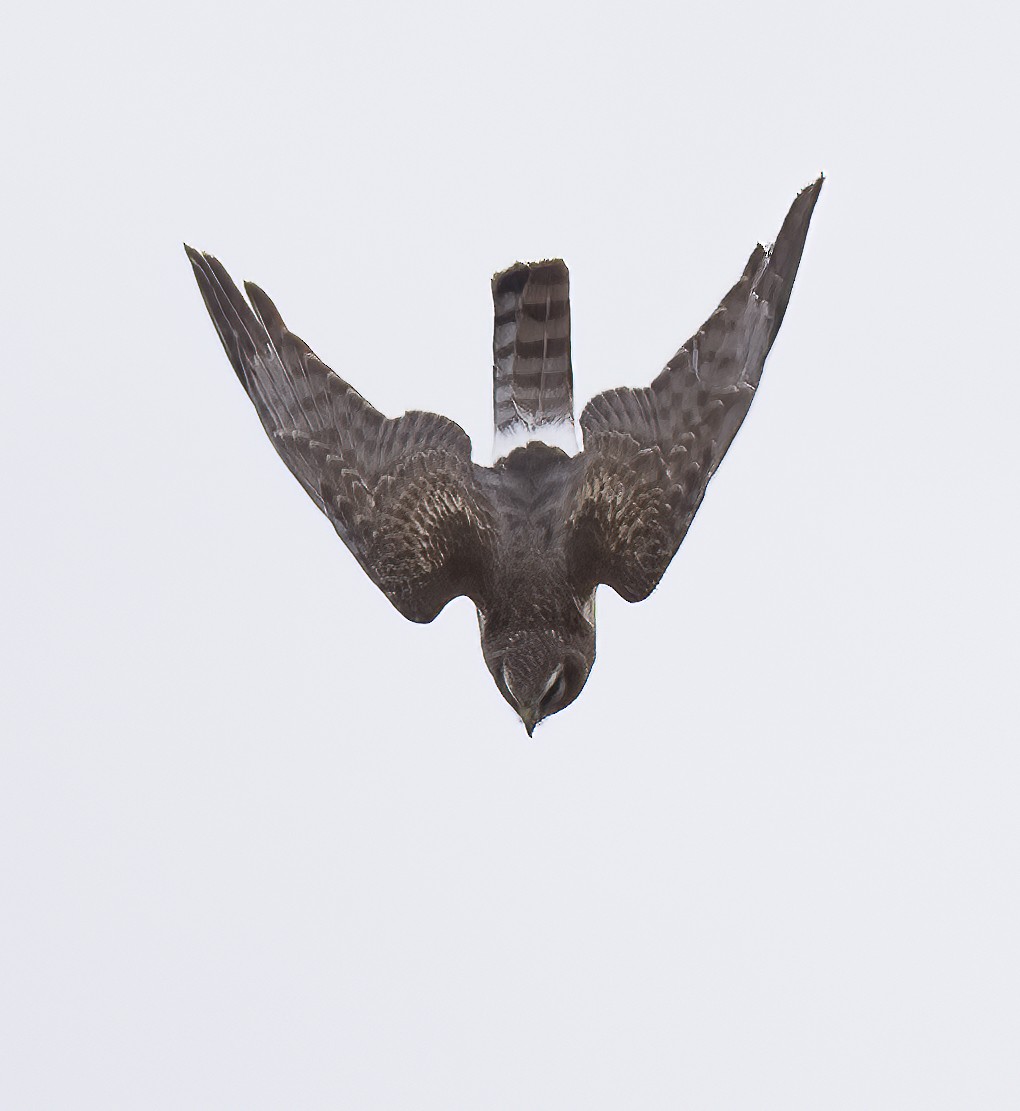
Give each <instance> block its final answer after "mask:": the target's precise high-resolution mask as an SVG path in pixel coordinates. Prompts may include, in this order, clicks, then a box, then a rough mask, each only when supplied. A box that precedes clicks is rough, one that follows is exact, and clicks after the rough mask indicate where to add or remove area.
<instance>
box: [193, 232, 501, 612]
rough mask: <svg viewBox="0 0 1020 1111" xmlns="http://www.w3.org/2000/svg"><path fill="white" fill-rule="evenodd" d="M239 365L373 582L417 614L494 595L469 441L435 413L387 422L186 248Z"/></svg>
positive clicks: (262, 299) (280, 446)
mask: <svg viewBox="0 0 1020 1111" xmlns="http://www.w3.org/2000/svg"><path fill="white" fill-rule="evenodd" d="M186 250H187V253H188V258H189V259H190V260H191V264H192V266H193V267H194V270H195V277H196V279H197V280H198V285H199V289H200V290H201V292H202V297H203V299H204V300H205V305H206V308H207V309H208V310H209V315H210V316H211V317H212V321H213V324H214V325H215V326H216V331H217V332H218V333H219V336H220V339H221V340H222V342H223V346H224V348H225V350H226V352H227V356H228V358H229V359H230V362H231V364H232V365H233V368H234V370H235V372H236V374H237V377H238V378H239V379H240V381H241V384H242V385H243V386H244V388H245V391H246V392H247V394H248V397H249V398H250V399H251V401H252V403H253V404H254V406H255V409H256V410H257V412H258V415H259V418H260V419H261V421H262V424H263V427H264V428H265V430H266V432H267V434H268V435H269V438H270V440H272V442H273V446H274V447H275V448H276V450H277V452H278V453H279V455H280V457H281V458H282V459H283V461H284V462H285V463H286V464H287V466H288V467H289V468H290V470H291V472H292V473H293V474H294V477H295V478H296V479H297V480H298V482H300V483H301V485H302V486H303V487H304V488H305V490H306V491H307V493H308V494H309V496H310V497H311V498H312V500H313V501H314V502H315V504H316V505H317V506H318V507H319V508H320V509H321V510H322V511H323V512H324V513H325V514H326V516H327V517H328V518H329V519H330V521H331V522H332V524H333V526H334V527H335V528H336V531H337V533H338V534H339V535H340V538H341V539H342V540H343V541H344V543H345V544H346V545H347V547H348V548H350V550H351V551H352V552H353V553H354V555H355V557H356V558H357V560H358V562H359V563H360V564H361V566H362V567H363V568H364V569H365V571H366V572H367V574H368V575H369V577H370V578H371V579H372V580H373V582H375V583H376V585H377V586H379V588H380V589H381V590H382V591H383V593H384V594H385V595H386V596H387V597H388V598H389V599H390V601H391V602H392V603H393V604H394V606H396V608H397V609H398V610H399V611H400V612H401V613H402V614H403V615H404V616H405V617H407V618H409V619H410V620H412V621H431V620H432V619H433V618H434V617H435V616H436V615H437V614H438V613H439V611H440V610H441V609H442V608H443V606H445V605H446V603H447V602H449V601H450V600H451V599H452V598H455V597H457V596H458V595H461V594H466V595H468V596H469V597H471V598H472V599H473V600H475V601H476V602H477V601H478V600H479V598H480V597H481V596H482V595H483V594H484V592H485V590H486V574H487V568H488V567H490V566H491V550H492V546H493V543H494V535H495V526H494V513H493V509H492V506H491V504H490V501H489V499H488V497H487V495H486V494H485V492H484V491H483V490H482V489H481V488H480V486H479V484H478V483H477V482H476V477H475V474H476V470H475V467H474V465H473V464H472V462H471V441H470V440H469V439H468V436H467V434H466V433H465V432H464V430H463V429H462V428H461V427H460V426H459V425H457V424H455V423H454V422H453V421H451V420H448V419H447V418H446V417H442V416H439V415H438V414H436V413H423V412H409V413H405V414H404V415H403V416H402V417H398V418H395V419H392V420H390V419H387V418H386V417H384V416H383V415H382V414H381V413H380V412H379V411H378V410H377V409H375V408H373V407H372V406H371V405H370V404H369V403H368V402H367V401H366V400H365V399H364V398H363V397H362V396H361V395H360V394H359V393H358V392H357V391H356V390H354V389H353V388H352V387H351V386H349V385H348V384H347V383H346V382H344V381H343V380H342V379H341V378H340V377H339V376H338V375H336V374H334V373H333V371H332V370H330V369H329V367H327V366H326V365H325V363H323V362H322V361H321V360H320V359H319V358H318V357H317V356H316V355H315V354H314V353H313V352H312V351H311V349H310V348H309V347H308V346H307V345H306V344H305V343H304V341H303V340H301V339H299V338H298V337H297V336H295V335H294V334H293V333H292V332H290V331H288V329H287V326H286V325H285V324H284V322H283V319H282V318H281V316H280V314H279V312H278V311H277V309H276V306H275V305H274V304H273V302H272V301H271V300H270V299H269V298H268V297H267V296H266V294H265V293H263V292H262V290H261V289H259V288H258V286H256V285H253V284H252V283H250V282H249V283H246V284H245V289H246V291H247V293H248V296H249V297H250V299H251V306H254V309H255V311H254V312H253V311H252V307H251V306H250V305H249V304H248V303H247V301H245V299H244V297H243V296H242V295H241V292H240V290H238V288H237V287H236V286H235V285H234V283H233V281H231V279H230V276H229V275H228V274H227V272H226V270H225V269H224V268H223V266H222V265H221V264H220V263H219V261H218V260H217V259H215V258H213V257H212V256H211V255H207V254H201V253H200V252H198V251H195V250H193V249H192V248H190V247H187V248H186Z"/></svg>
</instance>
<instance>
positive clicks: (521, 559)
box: [186, 178, 822, 736]
mask: <svg viewBox="0 0 1020 1111" xmlns="http://www.w3.org/2000/svg"><path fill="white" fill-rule="evenodd" d="M821 186H822V179H821V178H819V179H818V180H817V181H816V182H814V184H813V185H810V186H808V188H807V189H804V190H803V191H802V192H801V193H800V194H799V195H798V196H797V199H796V200H795V201H794V202H793V206H792V207H791V209H790V212H789V214H788V215H787V217H786V220H785V222H784V223H783V226H782V229H781V230H780V232H779V236H778V238H777V239H776V242H775V244H774V246H772V247H771V248H768V249H767V248H765V247H762V246H761V245H760V244H759V245H758V246H757V247H755V249H754V251H753V252H752V253H751V257H750V259H749V260H748V263H747V266H746V267H745V268H744V273H743V275H742V276H741V278H740V280H739V281H738V282H737V284H736V285H735V286H734V287H733V288H732V289H731V290H730V291H729V293H727V294H726V296H725V297H724V298H723V299H722V302H721V303H720V305H719V307H718V309H716V311H715V312H714V313H713V314H712V315H711V316H710V317H709V319H708V320H707V322H706V323H705V324H704V326H703V327H702V328H701V330H700V331H699V332H698V333H697V334H696V335H695V336H693V337H692V338H691V339H690V340H688V341H687V343H686V344H684V346H683V347H681V348H680V350H679V351H678V352H677V353H676V355H674V356H673V358H672V359H670V361H669V362H668V363H667V364H666V367H665V369H664V370H663V371H662V373H661V374H660V375H659V376H658V378H656V379H655V381H654V382H653V383H652V384H651V386H650V387H649V388H647V389H616V390H609V391H608V392H606V393H602V394H599V395H598V397H595V398H593V399H592V400H591V401H589V402H588V404H587V405H586V406H585V408H584V411H583V412H582V413H581V429H582V432H583V434H584V449H583V450H582V451H580V452H578V450H577V447H578V445H577V441H576V438H575V432H574V403H573V374H572V370H571V364H570V301H569V288H568V277H567V268H566V266H565V265H564V264H563V262H562V261H560V260H559V259H554V260H551V261H547V262H536V263H517V264H516V265H514V266H512V267H510V269H509V270H504V271H503V272H502V273H500V274H497V275H496V276H495V277H494V278H493V280H492V294H493V300H494V302H495V337H494V342H493V350H494V359H495V366H494V384H493V394H494V397H493V403H494V418H495V432H496V450H495V453H494V455H495V463H494V464H493V466H492V467H481V466H479V465H477V464H476V463H473V462H472V461H471V441H470V440H469V439H468V437H467V434H466V433H465V432H464V430H463V429H462V428H461V427H460V426H459V425H457V424H455V423H454V422H453V421H452V420H448V419H447V418H446V417H442V416H439V415H437V414H436V413H423V412H409V413H405V414H404V415H403V416H402V417H396V418H393V419H387V418H386V417H384V416H383V415H382V414H381V413H380V412H379V411H378V410H377V409H374V408H373V407H372V406H371V405H370V404H369V403H368V402H367V401H366V400H365V399H364V398H363V397H362V396H361V394H359V393H358V392H357V391H356V390H355V389H354V388H353V387H351V386H349V385H348V384H347V383H346V382H345V381H343V379H341V378H340V377H339V376H338V375H336V374H334V373H333V371H332V370H330V369H329V367H327V366H326V364H325V363H323V362H322V361H321V360H320V359H319V358H318V357H317V356H316V355H315V354H314V353H313V352H312V351H311V350H310V349H309V347H308V346H307V345H306V344H305V343H304V342H303V341H302V340H300V339H298V337H297V336H295V335H294V334H293V333H291V332H289V331H288V330H287V326H286V325H285V324H284V322H283V320H282V318H281V317H280V314H279V313H278V312H277V310H276V306H275V305H274V304H273V302H272V301H270V299H269V298H268V297H267V296H266V294H265V293H263V292H262V290H261V289H259V287H258V286H256V285H253V284H251V283H245V289H246V291H247V293H248V297H249V299H250V302H251V304H250V305H249V303H248V302H247V301H246V300H245V299H244V297H243V296H242V295H241V293H240V291H239V290H238V289H237V287H236V286H235V285H234V283H233V282H232V281H231V279H230V277H229V276H228V274H227V272H226V270H224V268H223V267H222V266H221V265H220V263H219V262H218V261H217V260H216V259H215V258H213V257H212V256H211V255H206V254H200V253H199V252H198V251H195V250H192V248H190V247H188V248H186V249H187V252H188V257H189V258H190V259H191V262H192V265H193V266H194V269H195V276H196V278H197V279H198V284H199V288H200V289H201V291H202V297H203V298H204V299H205V304H206V307H207V308H208V310H209V315H210V316H211V317H212V319H213V323H214V324H215V325H216V330H217V332H219V336H220V339H221V340H222V341H223V346H224V347H225V348H226V352H227V356H228V357H229V359H230V362H231V364H232V365H233V367H234V370H235V371H236V372H237V377H238V378H239V379H240V380H241V385H243V386H244V388H245V390H246V392H247V394H248V396H249V398H251V400H252V403H253V404H254V406H255V409H256V411H257V412H258V415H259V418H260V419H261V421H262V425H263V427H264V428H265V430H266V432H267V433H268V434H269V438H270V439H271V440H272V442H273V446H274V447H275V448H276V450H277V452H279V454H280V456H281V458H282V459H283V461H284V462H285V463H286V464H287V466H288V467H289V468H290V470H291V471H292V472H293V474H294V477H295V478H296V479H297V480H298V482H300V483H301V485H302V486H303V487H304V488H305V490H306V491H307V492H308V494H309V496H310V497H311V499H312V501H314V502H315V504H316V505H317V506H318V507H319V508H320V509H321V510H322V511H323V513H325V514H326V516H327V517H328V518H329V520H330V521H331V523H332V524H333V527H334V528H335V529H336V531H337V533H338V534H339V535H340V539H341V540H343V542H344V543H345V544H346V545H347V547H348V548H350V550H351V551H352V552H353V553H354V555H355V557H356V558H357V560H358V562H359V563H360V564H361V566H362V567H363V568H364V569H365V571H366V572H367V574H368V576H369V578H370V579H372V581H373V582H374V583H375V584H376V585H377V586H378V587H379V588H380V589H381V590H382V591H383V593H384V594H385V595H386V597H387V598H389V600H390V601H391V602H392V603H393V604H394V605H395V606H396V607H397V609H398V610H399V611H400V612H401V613H402V614H403V615H404V616H405V617H407V618H409V619H410V620H411V621H431V620H432V619H433V618H434V617H436V615H437V614H438V613H439V611H440V610H441V609H442V608H443V607H444V606H445V605H446V603H447V602H449V601H450V600H451V599H452V598H456V597H458V596H459V595H461V594H464V595H467V597H469V598H470V599H471V601H472V602H474V604H475V606H476V607H477V609H478V623H479V626H480V628H481V636H482V652H483V654H484V656H485V662H486V664H487V665H488V668H489V670H490V671H491V672H492V676H493V678H494V679H495V681H496V686H497V687H499V690H500V693H501V694H502V695H503V697H504V698H505V699H506V700H507V702H509V703H510V705H511V706H512V707H513V708H514V709H515V710H516V711H517V713H518V714H519V715H520V717H521V720H522V721H523V722H524V726H525V728H526V729H527V731H528V735H529V736H530V735H531V733H532V732H533V731H534V728H535V726H536V725H537V724H538V722H540V721H541V720H542V719H543V718H546V717H549V715H550V714H555V713H557V712H558V711H560V710H562V709H563V708H564V707H565V706H569V705H570V703H571V702H573V701H574V699H575V698H576V697H577V696H578V694H580V692H581V688H582V687H583V686H584V684H585V681H586V680H587V678H588V673H589V671H590V670H591V667H592V664H593V663H594V661H595V590H596V587H597V586H598V585H599V584H600V583H605V584H606V585H608V586H611V587H612V588H613V589H614V590H615V591H616V592H617V593H618V594H620V595H621V596H622V597H624V598H626V599H627V601H628V602H638V601H641V600H642V599H643V598H647V597H648V595H649V594H651V592H652V591H653V590H654V589H655V586H656V585H657V583H658V582H659V579H660V578H661V577H662V575H663V572H664V571H665V570H666V567H667V565H668V564H669V561H670V560H671V559H672V558H673V556H674V554H675V553H676V550H677V548H678V547H679V546H680V542H681V541H682V540H683V538H684V535H685V533H686V532H687V529H688V528H689V526H690V523H691V520H692V519H693V517H694V514H695V513H696V512H697V509H698V506H699V505H700V504H701V499H702V498H703V497H704V495H705V488H706V487H707V485H708V481H709V479H710V478H711V477H712V475H713V473H714V472H715V469H716V468H717V467H718V466H719V463H720V461H721V460H722V457H723V456H724V455H725V454H726V449H727V448H728V447H729V446H730V442H731V441H732V440H733V437H734V435H736V432H737V429H738V428H739V427H740V424H741V422H742V421H743V419H744V416H745V415H746V413H747V410H748V408H749V407H750V404H751V401H752V400H753V398H754V393H755V390H756V388H757V386H758V381H759V379H760V377H761V372H762V366H763V364H764V362H765V357H766V355H767V354H768V352H769V349H770V348H771V346H772V343H773V341H774V340H775V338H776V333H777V332H778V331H779V326H780V324H781V323H782V320H783V315H784V313H785V312H786V306H787V303H788V302H789V299H790V291H791V289H792V287H793V281H794V278H795V277H796V274H797V267H798V265H799V263H800V257H801V253H802V251H803V249H804V240H805V237H806V236H807V230H808V224H809V222H810V220H811V213H812V210H813V209H814V206H815V201H816V200H817V199H818V193H819V190H820V189H821ZM253 309H254V311H253Z"/></svg>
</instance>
